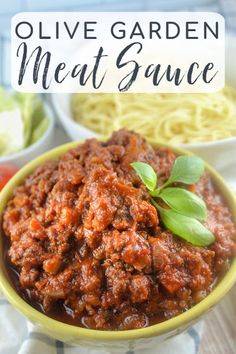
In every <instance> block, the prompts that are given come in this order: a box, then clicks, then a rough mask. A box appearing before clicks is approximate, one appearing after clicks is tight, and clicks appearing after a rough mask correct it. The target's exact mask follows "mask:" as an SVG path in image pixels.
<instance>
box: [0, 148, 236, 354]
mask: <svg viewBox="0 0 236 354" xmlns="http://www.w3.org/2000/svg"><path fill="white" fill-rule="evenodd" d="M151 143H152V145H153V146H154V145H155V146H168V145H163V144H158V143H156V142H155V144H154V143H153V142H151ZM77 145H78V142H72V143H69V144H65V145H62V146H59V147H57V148H55V149H53V150H51V151H49V152H47V153H45V154H43V155H42V156H40V157H38V158H37V159H35V160H34V161H32V162H30V163H29V164H28V165H26V166H25V167H23V168H22V169H21V170H20V171H19V172H18V173H17V174H16V175H15V176H14V177H13V178H12V179H11V180H10V181H9V182H8V183H7V185H6V186H5V187H4V188H3V190H2V192H1V193H0V225H1V222H2V215H3V210H4V208H5V206H6V204H7V202H8V200H9V199H10V198H11V196H12V193H13V190H14V188H15V187H16V186H18V185H20V184H21V183H22V182H23V181H24V180H25V178H26V177H27V176H28V175H29V174H30V173H32V172H33V171H34V170H35V168H36V167H38V166H39V165H41V164H43V163H44V162H46V161H48V160H51V159H57V158H59V157H60V156H61V155H63V154H64V153H65V152H66V151H68V150H69V149H72V148H74V147H75V146H77ZM171 149H172V150H173V151H174V152H175V153H176V154H189V152H187V151H185V150H182V149H179V148H175V147H174V148H173V147H171ZM206 170H207V171H208V172H209V174H210V176H211V178H212V179H213V181H214V183H215V185H216V187H217V189H218V190H219V192H220V193H221V195H222V196H223V198H224V200H225V202H226V204H227V205H228V206H229V208H230V211H231V213H232V215H233V219H234V222H235V223H236V199H235V196H234V195H233V193H232V192H231V190H230V189H229V187H228V186H227V184H226V183H225V182H224V180H223V179H222V177H221V176H220V175H219V174H218V173H217V172H216V171H215V170H214V169H213V168H212V167H210V166H209V165H208V164H206ZM1 235H2V236H3V233H2V231H1V229H0V236H1ZM235 281H236V258H234V259H233V261H232V263H231V266H230V268H229V270H228V271H227V272H226V274H225V275H224V276H223V277H222V279H221V280H220V281H219V283H218V284H217V285H216V287H215V288H214V289H213V291H212V292H211V293H210V294H209V295H208V296H207V297H206V298H205V299H204V300H202V301H201V302H200V303H198V304H197V305H195V306H194V307H192V308H191V309H189V310H187V311H186V312H184V313H182V314H180V315H178V316H176V317H174V318H172V319H170V320H167V321H164V322H162V323H159V324H156V325H153V326H149V327H146V328H142V329H134V330H129V331H127V330H125V331H100V330H92V329H86V328H81V327H76V326H72V325H68V324H65V323H62V322H59V321H56V320H54V319H52V318H50V317H48V316H46V315H44V314H43V313H41V312H39V311H37V310H36V309H34V308H33V307H32V306H30V305H29V304H28V303H27V302H25V301H24V300H23V299H22V298H21V297H20V296H19V295H18V293H17V292H16V290H15V289H14V288H13V286H12V284H11V281H10V279H9V277H8V274H7V271H6V268H5V264H4V257H3V242H2V237H0V290H1V291H2V292H3V294H4V295H5V297H6V298H7V299H8V301H9V302H10V303H11V304H12V305H13V306H14V307H16V308H17V309H18V310H20V311H21V312H22V313H23V314H24V315H25V316H26V317H27V318H28V319H29V320H30V321H32V322H33V323H34V324H35V325H37V326H38V327H39V328H40V330H42V331H43V332H45V333H46V334H47V335H49V336H51V337H53V338H56V339H59V340H61V341H64V342H67V343H70V344H80V345H82V346H86V347H89V348H96V350H99V349H103V350H105V349H106V350H110V351H112V353H115V352H121V353H124V352H125V351H127V348H128V347H131V348H132V349H133V350H137V349H139V350H140V349H148V348H153V347H154V346H155V345H156V344H157V343H161V342H163V341H164V340H166V339H167V338H169V337H172V336H174V335H176V334H178V333H180V332H182V331H184V330H185V329H186V328H188V327H190V326H192V325H193V323H195V322H196V321H197V320H198V319H199V318H200V317H201V316H202V315H203V314H205V313H206V312H207V311H209V310H210V309H211V308H212V307H213V306H215V305H216V304H217V303H218V302H219V301H220V300H221V299H222V297H223V296H224V295H225V294H226V293H227V292H228V291H229V290H230V288H231V287H232V286H233V284H234V283H235Z"/></svg>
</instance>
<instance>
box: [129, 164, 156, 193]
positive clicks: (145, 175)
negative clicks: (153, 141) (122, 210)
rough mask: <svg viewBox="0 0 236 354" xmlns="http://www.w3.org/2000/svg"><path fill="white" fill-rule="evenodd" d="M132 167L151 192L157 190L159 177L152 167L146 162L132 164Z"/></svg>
mask: <svg viewBox="0 0 236 354" xmlns="http://www.w3.org/2000/svg"><path fill="white" fill-rule="evenodd" d="M131 166H132V167H133V169H134V170H135V171H136V173H137V174H138V176H139V177H140V178H141V180H142V182H143V183H144V184H145V186H146V187H147V188H148V189H149V190H150V191H153V190H154V189H155V188H156V184H157V175H156V172H155V171H154V169H153V168H152V166H150V165H149V164H147V163H145V162H133V163H131Z"/></svg>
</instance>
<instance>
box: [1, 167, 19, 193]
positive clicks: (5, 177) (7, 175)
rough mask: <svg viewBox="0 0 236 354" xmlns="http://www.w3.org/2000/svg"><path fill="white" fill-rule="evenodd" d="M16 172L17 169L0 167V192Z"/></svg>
mask: <svg viewBox="0 0 236 354" xmlns="http://www.w3.org/2000/svg"><path fill="white" fill-rule="evenodd" d="M16 172H17V168H16V167H15V166H11V165H0V190H2V189H3V187H4V186H5V184H6V183H7V182H8V181H9V179H11V178H12V176H13V175H14V174H15V173H16Z"/></svg>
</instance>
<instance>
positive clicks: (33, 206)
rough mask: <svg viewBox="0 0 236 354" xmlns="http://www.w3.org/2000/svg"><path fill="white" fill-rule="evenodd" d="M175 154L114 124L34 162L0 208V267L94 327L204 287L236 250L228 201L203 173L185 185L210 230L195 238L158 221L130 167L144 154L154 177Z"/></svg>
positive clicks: (47, 307) (165, 313) (183, 299)
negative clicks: (0, 260)
mask: <svg viewBox="0 0 236 354" xmlns="http://www.w3.org/2000/svg"><path fill="white" fill-rule="evenodd" d="M175 158H176V156H175V154H174V153H173V152H172V151H170V150H168V149H166V148H159V149H153V148H152V147H151V146H150V145H149V144H148V143H147V142H146V141H145V140H144V139H142V138H141V137H140V136H139V135H137V134H134V133H132V132H128V131H125V130H121V131H119V132H116V133H114V134H113V136H112V137H111V139H110V140H108V142H106V143H101V142H98V141H96V140H95V139H91V140H88V141H86V142H85V143H84V144H81V145H79V146H78V147H76V148H75V149H73V150H70V151H68V152H67V153H66V154H65V155H64V156H62V157H61V158H60V159H59V160H58V161H50V162H47V163H45V164H43V165H42V166H40V167H39V168H37V169H36V171H35V172H34V173H33V174H31V175H30V176H29V177H28V178H27V179H26V181H25V182H24V184H23V185H22V186H20V187H18V188H16V190H15V191H14V195H13V197H12V198H11V200H10V201H9V202H8V205H7V207H6V209H5V212H4V221H3V229H4V232H5V235H6V236H7V238H6V240H8V242H5V247H6V248H7V254H8V256H7V260H6V261H7V262H9V269H8V271H9V273H10V274H11V275H12V274H13V270H12V269H13V268H14V271H17V272H18V276H17V277H15V278H14V285H15V287H16V288H17V289H18V291H19V292H20V293H21V295H22V296H23V297H24V298H25V299H26V300H27V301H28V302H30V303H31V304H32V305H33V306H34V307H36V308H39V304H40V306H41V307H40V309H41V310H42V311H44V312H45V313H46V314H48V315H49V316H52V317H54V318H56V319H59V320H61V321H65V322H68V323H72V324H76V325H79V326H85V327H89V328H97V329H103V330H111V329H113V330H124V329H133V328H141V327H145V326H148V325H151V324H154V323H157V322H160V321H163V320H165V319H168V318H171V317H173V316H176V315H177V314H179V313H181V312H183V311H185V310H186V309H188V308H190V307H191V306H193V305H194V304H196V303H197V302H199V301H201V300H202V299H203V298H204V297H205V296H207V294H208V293H209V292H210V291H211V289H212V287H213V286H214V284H215V282H216V281H217V278H218V277H219V276H220V274H222V272H225V271H226V270H227V268H228V266H229V263H230V258H231V257H232V256H233V254H234V253H235V251H236V243H235V241H236V231H235V226H234V224H233V222H232V220H231V215H230V212H229V210H228V208H227V207H226V206H225V204H224V202H223V201H222V199H221V197H220V196H219V194H218V193H217V191H216V189H215V187H214V186H213V184H212V182H211V180H210V178H209V177H208V176H207V175H205V176H204V177H202V178H201V180H200V181H199V182H198V183H197V185H196V186H192V187H191V188H192V190H194V191H196V193H197V194H198V195H200V196H201V197H202V198H203V199H204V200H205V202H206V204H207V207H208V211H209V212H208V219H207V222H206V224H207V227H208V228H209V229H210V230H211V231H212V232H213V233H214V235H215V237H216V241H215V242H214V243H213V244H212V245H211V246H209V247H194V246H192V245H191V244H189V243H187V242H185V241H183V240H181V239H180V238H178V237H176V236H174V235H173V234H172V233H171V232H169V231H168V230H166V229H165V228H164V227H163V225H162V224H161V222H160V220H159V217H158V213H157V210H156V209H155V208H154V206H153V205H152V204H151V202H150V197H149V193H148V191H147V190H146V188H145V186H144V185H143V184H142V182H141V180H140V179H139V177H138V176H137V174H136V173H135V171H134V170H133V169H132V168H131V167H130V163H131V162H134V161H143V162H147V163H149V164H151V165H152V167H153V168H154V170H155V171H156V172H157V174H158V176H159V180H160V181H162V182H163V181H165V180H166V179H167V178H168V177H169V175H170V172H171V168H172V166H173V163H174V160H175ZM14 274H15V273H14Z"/></svg>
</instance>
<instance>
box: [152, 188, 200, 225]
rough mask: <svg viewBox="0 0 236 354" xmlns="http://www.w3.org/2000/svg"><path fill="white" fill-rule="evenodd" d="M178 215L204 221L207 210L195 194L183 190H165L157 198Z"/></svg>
mask: <svg viewBox="0 0 236 354" xmlns="http://www.w3.org/2000/svg"><path fill="white" fill-rule="evenodd" d="M158 197H159V198H161V199H162V200H164V202H165V203H166V204H167V205H168V206H169V207H170V208H171V209H174V211H176V212H177V213H179V214H182V215H185V216H189V217H192V218H196V219H199V220H205V219H206V217H207V208H206V204H205V203H204V201H203V200H202V199H201V198H199V197H198V196H197V195H196V194H194V193H191V192H189V191H187V190H186V189H183V188H177V187H176V188H166V189H163V191H162V192H161V193H160V194H159V196H158Z"/></svg>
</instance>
